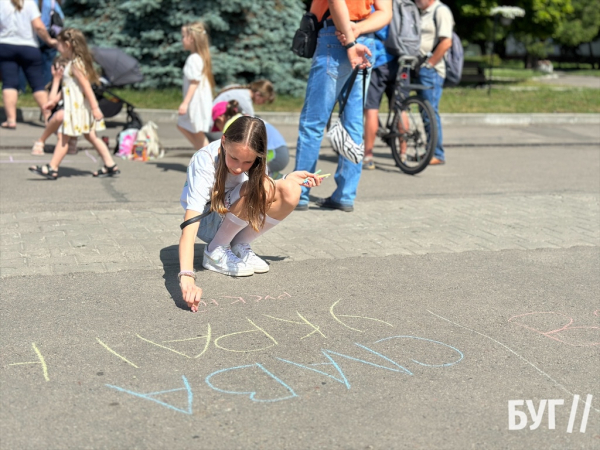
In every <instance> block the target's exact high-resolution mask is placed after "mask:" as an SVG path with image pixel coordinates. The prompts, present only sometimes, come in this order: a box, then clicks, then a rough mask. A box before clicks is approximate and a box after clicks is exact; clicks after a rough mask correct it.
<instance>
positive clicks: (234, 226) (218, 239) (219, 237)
mask: <svg viewBox="0 0 600 450" xmlns="http://www.w3.org/2000/svg"><path fill="white" fill-rule="evenodd" d="M247 226H248V222H246V221H245V220H242V219H240V218H239V217H237V216H235V215H234V214H231V213H227V214H225V218H224V219H223V222H222V223H221V226H220V227H219V229H218V230H217V233H216V234H215V237H214V238H213V240H212V241H211V242H210V244H208V247H207V250H208V251H209V252H212V251H213V250H214V249H215V248H217V247H221V246H224V245H229V244H230V243H231V240H232V239H233V238H234V236H235V235H236V234H238V233H239V232H240V231H241V230H243V229H244V228H246V227H247Z"/></svg>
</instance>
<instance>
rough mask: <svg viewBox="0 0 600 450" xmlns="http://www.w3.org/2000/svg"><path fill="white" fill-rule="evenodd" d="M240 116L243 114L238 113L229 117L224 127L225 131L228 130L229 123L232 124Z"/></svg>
mask: <svg viewBox="0 0 600 450" xmlns="http://www.w3.org/2000/svg"><path fill="white" fill-rule="evenodd" d="M240 117H242V114H236V115H235V116H233V117H232V118H231V119H229V120H228V121H227V123H226V124H225V126H224V127H223V133H225V132H226V131H227V128H229V125H231V124H232V123H233V122H235V121H236V120H238V119H239V118H240Z"/></svg>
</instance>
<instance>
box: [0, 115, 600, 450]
mask: <svg viewBox="0 0 600 450" xmlns="http://www.w3.org/2000/svg"><path fill="white" fill-rule="evenodd" d="M595 120H597V117H595V118H592V120H591V123H589V121H588V122H587V123H565V122H560V123H541V122H535V121H534V122H533V123H532V122H529V123H532V124H530V125H515V124H513V125H506V124H504V125H502V124H501V125H496V126H494V125H489V124H488V125H485V124H484V122H485V121H476V122H474V123H473V124H471V125H469V124H467V125H465V124H461V122H454V123H452V122H451V121H450V122H449V123H448V125H447V126H446V127H445V129H444V133H445V134H444V136H445V142H447V163H446V165H444V166H435V167H429V168H427V169H426V170H425V171H423V172H422V173H421V174H419V175H417V176H408V175H404V174H402V173H401V172H400V171H399V170H398V169H397V168H396V167H395V166H394V163H393V159H392V157H391V154H390V152H389V150H388V149H387V148H386V147H385V146H383V145H382V144H378V146H377V147H376V149H375V161H376V164H377V169H376V170H373V171H365V172H364V173H363V176H362V179H361V183H360V186H359V195H358V197H357V200H356V204H355V211H354V212H352V213H344V212H340V211H326V210H320V209H319V208H317V207H316V206H314V205H312V206H311V208H310V209H309V210H308V211H305V212H294V213H293V214H292V215H291V216H290V217H289V218H288V219H287V220H285V221H284V222H282V223H281V224H280V225H278V226H277V227H276V228H274V229H273V230H272V231H270V232H269V233H267V234H265V235H264V236H263V237H261V239H260V240H259V241H257V242H256V244H255V245H254V246H253V248H254V249H255V250H256V252H257V253H258V254H259V255H261V256H263V257H264V258H265V259H266V260H267V261H268V262H269V263H270V265H271V270H270V272H269V273H268V274H264V275H255V276H252V277H248V278H244V279H235V278H228V277H225V276H223V275H219V274H216V273H213V272H207V271H204V270H203V269H202V268H201V254H202V251H203V248H204V244H203V243H201V242H198V243H197V244H196V258H195V266H196V270H197V271H198V283H199V284H200V286H201V287H202V288H203V290H204V303H203V304H201V308H200V311H199V312H198V313H196V314H193V313H191V312H189V311H188V310H187V309H186V308H185V306H184V304H183V302H182V299H181V295H180V293H179V288H178V285H177V279H176V274H177V272H178V270H179V269H178V253H177V251H178V250H177V245H178V239H179V236H180V230H179V226H178V225H179V223H180V222H181V220H182V215H183V211H182V209H181V206H180V205H179V202H178V199H179V195H180V193H181V189H182V186H183V183H184V181H185V171H186V167H187V164H188V162H189V159H190V157H191V156H192V154H193V149H190V148H189V146H188V145H187V144H186V142H185V140H184V139H183V138H182V137H180V136H179V135H178V133H177V131H176V129H175V127H174V125H173V123H172V122H160V121H159V122H158V125H159V135H160V136H161V138H162V140H163V143H164V144H165V147H167V148H168V149H169V150H168V151H167V153H166V156H165V158H163V159H159V160H153V161H149V162H147V163H141V162H133V161H125V160H120V161H119V165H120V167H121V170H122V173H121V175H120V176H118V177H115V178H106V179H95V178H93V177H92V176H91V172H92V171H93V170H95V169H97V168H98V167H99V165H100V162H99V159H98V156H97V155H96V154H95V152H93V150H91V149H90V148H89V147H88V146H87V145H85V144H84V143H83V142H81V145H80V151H79V154H77V155H69V156H67V158H66V159H65V161H64V163H63V165H62V166H61V170H60V172H59V179H58V180H57V181H48V180H44V179H42V178H40V177H37V176H35V175H33V174H31V173H30V172H29V171H27V166H28V165H31V164H40V163H43V162H47V161H49V159H50V155H49V154H48V155H46V156H43V157H34V156H31V155H30V154H29V150H28V147H30V146H31V144H32V143H33V140H35V138H36V137H37V135H39V134H40V133H41V128H40V127H39V124H36V123H35V121H32V122H30V123H20V124H19V127H18V129H17V131H5V130H0V224H1V227H0V276H1V279H0V285H1V299H0V312H1V321H2V323H1V327H0V348H1V352H0V379H1V384H0V405H1V408H0V433H1V436H2V438H1V444H2V445H1V446H2V448H3V449H5V448H6V449H63V448H64V449H86V448H89V449H135V448H139V449H147V448H148V449H154V448H156V449H159V448H177V449H179V448H182V449H186V448H195V449H197V448H202V449H227V450H228V449H237V448H240V449H273V448H281V449H313V448H324V449H325V448H326V449H338V448H339V449H403V448H423V449H433V448H444V449H446V448H447V449H465V448H491V449H497V448H511V449H518V448H529V449H531V448H547V449H564V448H569V449H571V448H582V449H584V448H585V449H589V448H598V447H599V446H600V388H599V386H600V384H599V383H598V375H597V374H598V373H599V371H600V358H599V356H600V354H599V352H598V349H599V348H600V347H599V346H600V303H599V301H598V299H599V298H600V277H599V276H598V274H599V273H600V204H599V199H600V128H599V127H598V126H596V125H594V121H595ZM278 128H279V129H280V130H281V131H282V133H283V134H284V137H285V138H286V140H287V141H288V143H289V145H290V151H291V156H292V158H291V162H290V169H291V168H292V167H293V157H294V155H295V140H296V137H297V125H295V124H294V123H287V124H286V123H285V122H281V123H279V124H278ZM117 131H118V128H116V127H113V128H109V130H107V132H106V133H105V134H106V135H107V136H109V138H110V139H111V140H113V139H114V136H115V135H116V133H117ZM49 142H50V141H49ZM113 142H114V140H113ZM48 150H49V151H51V150H50V147H49V149H48ZM335 161H336V159H335V155H334V154H333V152H332V150H331V148H330V147H329V145H328V144H327V143H326V142H324V145H323V148H322V153H321V158H320V161H319V168H320V169H322V171H323V173H328V172H332V173H333V172H334V171H335ZM333 189H334V180H333V179H332V178H330V179H328V180H327V181H326V182H325V183H324V184H323V186H321V187H320V188H318V189H314V190H313V192H312V193H311V195H313V196H314V197H313V199H314V198H317V197H326V196H328V195H329V194H330V193H331V192H332V191H333Z"/></svg>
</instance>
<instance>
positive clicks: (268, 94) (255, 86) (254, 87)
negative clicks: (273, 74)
mask: <svg viewBox="0 0 600 450" xmlns="http://www.w3.org/2000/svg"><path fill="white" fill-rule="evenodd" d="M233 89H250V90H251V91H252V92H260V94H261V95H262V96H263V97H264V98H265V100H266V101H267V103H273V100H275V88H274V87H273V83H271V82H270V81H269V80H256V81H253V82H252V83H250V84H241V85H235V86H231V87H228V88H225V89H221V90H220V91H219V93H218V94H217V95H216V97H218V96H219V95H221V94H222V93H223V92H227V91H231V90H233Z"/></svg>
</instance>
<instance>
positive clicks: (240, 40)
mask: <svg viewBox="0 0 600 450" xmlns="http://www.w3.org/2000/svg"><path fill="white" fill-rule="evenodd" d="M304 8H305V5H304V3H303V1H302V0H227V1H223V2H209V1H198V0H128V1H118V0H66V1H65V2H64V10H65V15H66V16H67V21H66V22H67V23H66V24H67V25H68V26H73V27H76V28H79V29H81V30H82V31H83V32H84V33H85V35H86V37H87V38H88V41H89V42H90V44H92V45H96V46H100V47H118V48H121V49H122V50H124V51H125V52H126V53H128V54H129V55H131V56H133V57H135V58H136V59H137V60H138V61H139V62H140V64H141V67H142V73H143V74H144V76H145V79H144V81H143V82H142V83H141V84H140V87H165V86H180V85H181V78H182V71H181V69H182V67H183V64H184V62H185V59H186V58H187V56H188V54H187V52H185V51H184V50H183V47H182V45H181V27H182V25H185V24H186V23H190V22H194V21H197V20H202V21H203V22H204V23H205V24H206V26H207V27H208V29H209V35H210V40H211V56H212V61H213V74H214V77H215V81H216V82H217V85H218V86H224V85H226V84H229V83H243V84H245V83H248V82H250V81H253V80H255V79H258V78H267V79H269V80H271V81H272V82H273V84H274V85H275V88H276V90H277V92H278V93H286V94H292V95H301V94H303V91H304V86H305V83H306V79H307V77H308V70H309V68H310V61H308V60H304V59H301V58H298V57H296V56H295V55H294V54H293V53H292V52H291V50H290V46H291V41H292V37H293V35H294V32H295V30H296V28H297V27H298V24H299V22H300V18H301V16H302V14H303V13H304Z"/></svg>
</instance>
